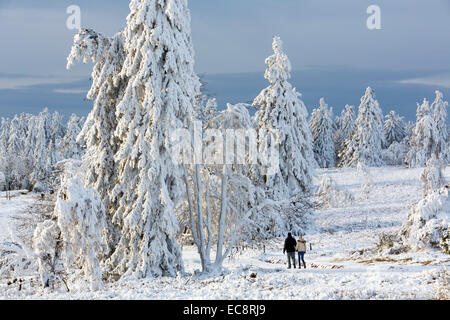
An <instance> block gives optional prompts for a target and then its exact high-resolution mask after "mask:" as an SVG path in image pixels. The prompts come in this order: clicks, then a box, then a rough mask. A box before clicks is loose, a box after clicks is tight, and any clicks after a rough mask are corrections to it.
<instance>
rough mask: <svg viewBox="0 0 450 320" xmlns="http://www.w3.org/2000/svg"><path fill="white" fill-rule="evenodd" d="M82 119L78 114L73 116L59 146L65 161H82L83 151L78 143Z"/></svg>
mask: <svg viewBox="0 0 450 320" xmlns="http://www.w3.org/2000/svg"><path fill="white" fill-rule="evenodd" d="M80 131H81V126H80V118H79V117H78V116H77V115H76V114H72V116H71V117H70V119H69V122H68V123H67V129H66V133H65V135H64V137H63V138H62V139H61V143H60V144H59V153H60V154H61V156H62V157H63V159H76V160H81V156H82V155H83V151H82V149H81V146H80V145H79V144H78V143H77V137H78V135H79V134H80Z"/></svg>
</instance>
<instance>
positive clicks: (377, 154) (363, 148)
mask: <svg viewBox="0 0 450 320" xmlns="http://www.w3.org/2000/svg"><path fill="white" fill-rule="evenodd" d="M383 143H384V133H383V113H382V111H381V109H380V106H379V104H378V101H377V100H375V92H374V91H373V90H372V88H370V87H368V88H367V89H366V92H365V94H364V96H363V97H362V98H361V104H360V106H359V112H358V117H357V119H356V122H355V128H354V129H353V132H352V134H351V135H350V136H349V137H348V138H347V139H346V140H345V142H344V149H343V151H342V152H341V153H340V155H339V156H340V158H341V161H340V166H344V167H355V166H356V165H357V164H358V162H361V163H363V164H364V165H366V166H373V167H378V166H382V165H383V164H384V163H383V159H382V155H381V150H382V146H383Z"/></svg>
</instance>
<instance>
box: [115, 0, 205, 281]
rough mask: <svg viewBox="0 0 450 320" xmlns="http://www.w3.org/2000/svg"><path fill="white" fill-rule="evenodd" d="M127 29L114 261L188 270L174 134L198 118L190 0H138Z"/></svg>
mask: <svg viewBox="0 0 450 320" xmlns="http://www.w3.org/2000/svg"><path fill="white" fill-rule="evenodd" d="M130 9H131V13H130V15H129V16H128V18H127V26H126V28H125V30H124V31H123V36H124V44H123V47H124V51H125V60H124V63H123V68H122V71H121V73H120V76H121V77H122V78H123V79H125V78H127V79H128V80H127V84H126V87H125V89H124V94H123V97H121V99H120V101H119V103H118V105H117V107H116V117H117V120H118V122H117V128H116V130H115V135H116V137H117V138H118V139H119V141H120V146H119V150H118V151H117V153H116V155H115V161H116V162H117V169H118V172H117V177H116V181H115V183H114V188H113V190H112V193H111V197H112V201H113V202H114V203H115V204H116V205H117V207H116V208H115V210H114V217H113V222H114V223H115V224H117V225H118V226H119V227H120V229H121V235H120V239H119V242H118V243H117V246H116V248H115V251H114V253H113V254H112V256H111V257H110V258H109V259H108V261H107V266H108V269H109V270H108V272H109V273H110V274H111V275H116V276H119V277H122V278H123V277H127V276H134V277H138V278H140V277H147V276H162V275H165V276H174V275H176V273H177V271H181V270H183V262H182V259H181V249H180V247H179V245H178V243H177V242H176V239H175V234H176V232H177V229H178V223H177V219H176V216H175V208H176V207H177V206H178V204H179V203H180V202H181V200H182V198H183V195H184V191H185V189H184V184H183V180H182V177H183V170H182V169H181V167H180V166H177V165H176V164H175V163H174V162H173V161H172V158H171V156H172V154H171V153H172V145H171V140H170V138H171V137H170V135H171V133H172V132H173V131H174V130H176V129H178V128H183V127H186V126H187V125H188V123H189V121H191V120H192V119H193V118H194V105H195V103H196V98H197V96H198V95H199V91H200V82H199V79H198V77H197V75H196V74H195V72H194V50H193V46H192V42H191V30H190V13H189V10H188V7H187V1H186V0H177V1H175V0H166V1H161V0H132V1H131V3H130Z"/></svg>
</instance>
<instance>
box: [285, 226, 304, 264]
mask: <svg viewBox="0 0 450 320" xmlns="http://www.w3.org/2000/svg"><path fill="white" fill-rule="evenodd" d="M296 252H297V254H298V268H299V269H301V268H302V263H303V267H304V268H305V269H306V263H305V253H306V241H305V239H303V236H302V235H300V236H299V238H298V241H296V240H295V238H294V237H293V236H292V233H289V234H288V237H287V238H286V240H285V241H284V249H283V254H284V253H287V257H288V269H291V267H292V264H293V265H294V269H295V268H296V263H295V262H296V261H295V253H296Z"/></svg>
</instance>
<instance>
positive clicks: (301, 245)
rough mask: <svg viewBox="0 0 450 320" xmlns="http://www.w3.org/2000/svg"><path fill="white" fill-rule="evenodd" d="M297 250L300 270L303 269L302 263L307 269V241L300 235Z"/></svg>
mask: <svg viewBox="0 0 450 320" xmlns="http://www.w3.org/2000/svg"><path fill="white" fill-rule="evenodd" d="M296 250H297V252H298V268H299V269H301V268H302V262H303V267H304V268H305V269H306V263H305V253H306V241H305V239H303V236H302V235H300V236H299V238H298V241H297V247H296Z"/></svg>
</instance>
